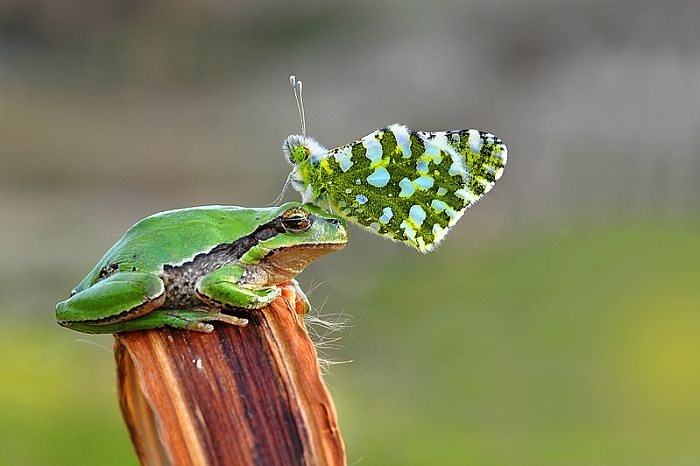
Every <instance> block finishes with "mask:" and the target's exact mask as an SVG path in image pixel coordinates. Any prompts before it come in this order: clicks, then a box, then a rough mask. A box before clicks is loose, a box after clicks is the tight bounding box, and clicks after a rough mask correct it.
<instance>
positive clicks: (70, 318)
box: [56, 202, 348, 333]
mask: <svg viewBox="0 0 700 466" xmlns="http://www.w3.org/2000/svg"><path fill="white" fill-rule="evenodd" d="M347 238H348V236H347V229H346V225H345V222H344V221H343V220H342V219H341V218H338V217H336V216H334V215H332V214H330V213H328V212H325V211H323V210H321V209H319V208H318V207H315V206H313V205H310V204H302V203H299V202H290V203H287V204H284V205H282V206H279V207H268V208H257V209H255V208H243V207H235V206H203V207H193V208H187V209H179V210H171V211H167V212H161V213H158V214H155V215H152V216H150V217H147V218H145V219H143V220H141V221H139V222H138V223H136V224H135V225H134V226H132V227H131V228H130V229H129V230H128V231H127V232H126V233H125V234H124V236H123V237H122V238H121V239H120V240H119V241H117V242H116V243H115V244H114V246H112V248H111V249H109V250H108V251H107V253H106V254H105V255H104V257H103V258H102V259H101V260H100V261H99V262H98V263H97V264H96V265H95V266H94V267H93V269H92V270H91V271H90V273H88V275H87V276H86V277H85V278H84V279H83V280H82V281H81V282H80V283H79V284H78V285H77V286H76V287H75V289H73V291H72V292H71V295H70V297H69V298H68V299H66V300H65V301H62V302H60V303H58V304H57V305H56V319H57V321H58V323H59V324H60V325H62V326H64V327H68V328H71V329H74V330H77V331H80V332H85V333H116V332H123V331H130V330H142V329H152V328H159V327H166V326H168V327H174V328H180V329H188V330H197V331H201V332H211V331H213V329H214V328H213V326H212V324H210V323H209V322H213V321H220V322H224V323H228V324H233V325H239V326H244V325H246V324H247V319H244V318H240V317H236V316H233V315H230V314H226V313H224V311H230V310H236V309H237V310H241V309H243V310H250V309H260V308H262V307H264V306H266V305H267V304H269V303H271V302H272V301H273V300H274V299H275V298H276V297H277V296H279V294H280V289H279V287H278V285H282V284H285V283H288V282H290V281H292V282H293V283H294V284H295V285H296V282H294V277H295V276H296V275H297V274H299V273H300V272H301V271H302V270H304V268H306V266H307V265H308V264H309V263H311V262H312V261H314V260H315V259H316V258H318V257H320V256H323V255H325V254H327V253H329V252H331V251H335V250H338V249H341V248H342V247H343V246H345V244H346V243H347ZM302 296H303V294H302ZM307 307H308V303H307Z"/></svg>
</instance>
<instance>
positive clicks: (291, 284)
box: [279, 279, 311, 316]
mask: <svg viewBox="0 0 700 466" xmlns="http://www.w3.org/2000/svg"><path fill="white" fill-rule="evenodd" d="M279 287H280V288H281V289H282V293H283V294H285V291H286V290H290V291H291V292H292V293H293V296H294V305H295V309H294V310H295V311H296V313H297V314H299V315H300V316H304V315H306V314H307V313H308V312H309V311H310V310H311V303H310V302H309V298H308V297H307V296H306V293H304V290H302V289H301V287H300V286H299V282H298V281H296V280H295V279H291V280H289V281H288V282H284V283H282V284H280V285H279ZM285 296H286V295H285Z"/></svg>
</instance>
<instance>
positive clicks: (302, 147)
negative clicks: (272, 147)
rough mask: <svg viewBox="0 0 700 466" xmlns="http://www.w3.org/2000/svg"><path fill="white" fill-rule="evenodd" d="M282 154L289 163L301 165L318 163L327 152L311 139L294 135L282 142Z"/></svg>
mask: <svg viewBox="0 0 700 466" xmlns="http://www.w3.org/2000/svg"><path fill="white" fill-rule="evenodd" d="M282 152H284V155H285V157H287V160H288V161H289V163H291V164H292V165H301V164H304V163H305V162H309V161H310V162H311V163H313V164H316V163H318V162H319V161H320V160H321V159H323V158H324V157H325V156H326V153H327V152H328V150H327V149H326V148H325V147H323V146H322V145H321V144H319V143H318V142H317V141H316V140H315V139H313V138H310V137H308V136H302V135H298V134H294V135H292V136H288V137H287V139H285V140H284V143H283V144H282Z"/></svg>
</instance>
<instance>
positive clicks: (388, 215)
mask: <svg viewBox="0 0 700 466" xmlns="http://www.w3.org/2000/svg"><path fill="white" fill-rule="evenodd" d="M393 216H394V212H393V211H392V210H391V207H384V209H383V210H382V216H381V217H379V221H380V222H382V223H384V224H386V223H389V221H390V220H391V219H392V217H393Z"/></svg>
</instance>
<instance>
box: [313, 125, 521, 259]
mask: <svg viewBox="0 0 700 466" xmlns="http://www.w3.org/2000/svg"><path fill="white" fill-rule="evenodd" d="M506 155H507V152H506V148H505V146H504V145H503V143H502V142H501V141H500V140H499V139H497V138H495V137H494V136H493V135H491V134H488V133H482V132H479V131H476V130H463V131H446V132H433V133H430V132H422V131H410V130H408V129H406V127H404V126H401V125H391V126H389V127H387V128H384V129H380V130H377V131H375V132H373V133H371V134H369V135H367V136H365V137H364V138H362V139H361V140H360V141H357V142H354V143H352V144H348V145H346V146H342V147H338V148H336V149H332V150H330V151H328V153H327V155H326V156H325V157H321V158H319V159H317V160H316V161H314V162H312V164H311V165H312V166H313V168H312V169H311V170H310V171H309V172H308V173H307V176H308V178H311V179H308V178H307V179H306V180H305V181H306V182H307V183H309V184H310V185H311V187H312V189H313V191H314V192H315V193H319V194H322V195H323V197H325V198H326V200H327V201H328V203H329V204H330V206H331V207H332V208H333V210H336V211H337V212H339V213H340V214H342V215H343V216H345V217H347V218H348V219H349V220H350V221H354V222H356V223H358V224H360V225H362V226H364V227H367V228H369V229H371V230H373V231H375V232H376V233H378V234H380V235H382V236H386V237H388V238H391V239H392V240H395V241H402V242H405V243H407V244H409V245H410V246H412V247H415V248H416V249H418V250H420V251H421V252H427V251H430V250H432V249H433V248H434V247H435V245H437V244H438V243H439V242H440V241H441V240H442V238H443V237H444V236H445V234H446V233H447V231H448V230H449V229H450V228H451V227H452V226H453V225H454V224H455V223H456V222H457V220H459V218H460V217H461V216H462V214H463V213H464V211H465V210H466V209H467V208H468V207H469V206H471V205H472V204H473V203H475V202H476V201H477V200H478V199H480V198H481V196H482V195H483V194H484V193H486V192H488V191H489V190H490V189H491V187H492V186H493V184H494V183H495V181H496V180H497V179H498V178H499V177H500V175H501V173H502V172H503V167H504V166H505V163H506ZM319 200H320V199H319Z"/></svg>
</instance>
